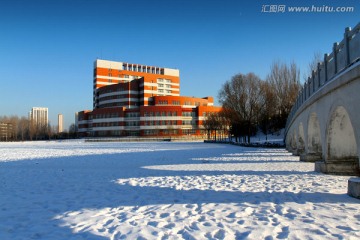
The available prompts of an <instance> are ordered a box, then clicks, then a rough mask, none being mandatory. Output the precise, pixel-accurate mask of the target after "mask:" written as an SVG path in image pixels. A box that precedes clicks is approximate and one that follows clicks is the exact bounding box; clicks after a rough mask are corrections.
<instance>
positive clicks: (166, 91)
mask: <svg viewBox="0 0 360 240" xmlns="http://www.w3.org/2000/svg"><path fill="white" fill-rule="evenodd" d="M158 92H159V93H172V92H171V90H164V89H158Z"/></svg>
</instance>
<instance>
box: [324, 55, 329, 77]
mask: <svg viewBox="0 0 360 240" xmlns="http://www.w3.org/2000/svg"><path fill="white" fill-rule="evenodd" d="M328 56H329V55H328V54H327V53H325V54H324V69H325V80H324V83H326V82H327V80H328V74H327V66H328Z"/></svg>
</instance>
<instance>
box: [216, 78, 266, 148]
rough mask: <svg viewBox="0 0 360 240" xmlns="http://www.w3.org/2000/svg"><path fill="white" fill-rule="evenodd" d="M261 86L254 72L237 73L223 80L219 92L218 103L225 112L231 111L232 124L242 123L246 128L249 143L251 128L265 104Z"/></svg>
mask: <svg viewBox="0 0 360 240" xmlns="http://www.w3.org/2000/svg"><path fill="white" fill-rule="evenodd" d="M261 86H262V81H261V79H260V78H259V77H258V76H257V75H255V74H254V73H248V74H246V75H244V74H237V75H235V76H233V77H232V78H231V80H230V81H227V82H225V84H224V85H223V87H222V88H221V90H220V92H219V100H220V103H221V104H222V106H223V108H224V109H227V110H226V111H227V112H231V114H232V117H231V119H232V123H233V125H234V126H236V125H238V126H240V125H242V126H245V128H246V129H247V142H249V143H250V136H251V134H252V131H251V129H252V127H253V126H254V125H256V124H257V121H258V118H259V113H260V110H261V109H262V107H263V106H264V104H265V98H264V93H263V91H264V88H263V87H261ZM240 123H242V124H240Z"/></svg>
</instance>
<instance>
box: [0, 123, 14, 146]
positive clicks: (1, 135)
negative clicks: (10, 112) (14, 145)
mask: <svg viewBox="0 0 360 240" xmlns="http://www.w3.org/2000/svg"><path fill="white" fill-rule="evenodd" d="M13 137H14V136H13V125H12V124H11V123H1V122H0V141H4V142H6V141H10V140H12V139H13Z"/></svg>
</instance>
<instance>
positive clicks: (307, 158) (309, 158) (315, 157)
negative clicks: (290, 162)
mask: <svg viewBox="0 0 360 240" xmlns="http://www.w3.org/2000/svg"><path fill="white" fill-rule="evenodd" d="M321 160H322V156H321V154H315V153H306V154H302V155H300V161H302V162H318V161H321Z"/></svg>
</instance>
